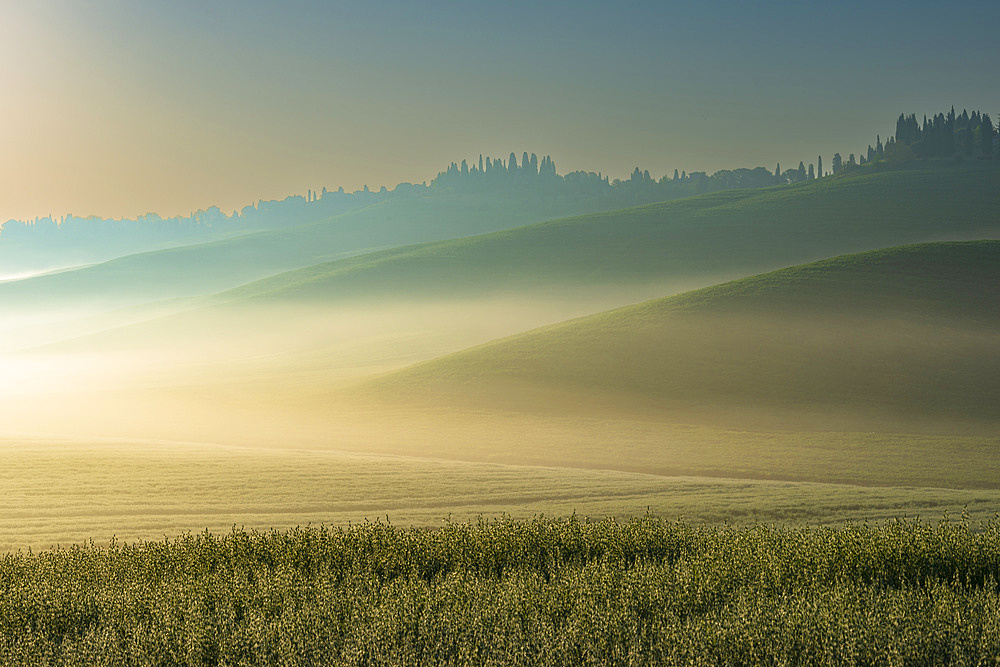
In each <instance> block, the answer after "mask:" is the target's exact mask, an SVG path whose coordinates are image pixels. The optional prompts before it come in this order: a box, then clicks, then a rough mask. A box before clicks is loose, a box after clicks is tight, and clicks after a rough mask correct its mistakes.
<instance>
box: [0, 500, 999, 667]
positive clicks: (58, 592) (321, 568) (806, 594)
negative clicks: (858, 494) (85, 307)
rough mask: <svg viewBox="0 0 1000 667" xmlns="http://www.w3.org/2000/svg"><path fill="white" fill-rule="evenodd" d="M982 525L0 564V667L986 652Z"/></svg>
mask: <svg viewBox="0 0 1000 667" xmlns="http://www.w3.org/2000/svg"><path fill="white" fill-rule="evenodd" d="M998 571H1000V525H998V523H997V521H996V520H994V521H992V522H990V523H987V524H985V525H983V526H972V525H970V524H969V523H967V522H965V521H963V522H943V523H940V524H937V525H934V524H928V523H920V522H916V523H914V522H889V523H884V524H864V525H849V526H845V527H842V528H839V529H810V528H786V527H773V526H772V527H768V526H761V525H757V526H753V527H749V528H739V529H734V528H731V527H719V528H704V527H695V526H692V525H691V524H688V523H684V522H666V521H662V520H657V519H655V518H652V517H646V518H644V519H635V520H632V521H629V522H627V523H623V524H620V523H615V522H611V521H604V522H598V523H591V522H587V521H583V520H580V519H579V518H577V517H572V518H570V519H567V520H562V521H546V520H540V519H536V520H533V521H527V522H511V521H500V522H486V521H480V522H479V523H478V524H449V525H447V526H445V527H444V528H443V529H442V530H438V531H425V530H401V529H398V528H394V527H391V526H389V525H386V524H383V523H365V524H362V525H357V526H353V527H350V528H348V529H329V528H322V527H320V528H306V529H301V528H298V529H293V530H290V531H287V532H268V533H263V534H261V533H256V532H246V531H242V530H233V531H231V532H228V533H226V534H223V535H219V536H213V535H211V534H208V533H204V534H199V535H188V536H186V537H182V538H179V539H176V540H163V541H158V542H148V543H143V544H138V545H113V546H112V547H111V548H107V549H98V548H94V547H92V546H83V547H74V548H71V549H68V550H59V551H53V552H44V553H39V554H15V555H8V556H5V557H3V558H0V591H2V595H0V654H2V655H3V656H4V657H5V659H6V660H7V661H8V662H9V663H11V664H51V663H59V664H92V665H93V664H189V665H196V664H268V665H272V664H273V665H284V664H343V665H355V664H356V665H363V664H396V665H418V664H421V665H423V664H456V665H465V664H470V665H471V664H474V665H500V664H503V665H517V664H595V665H596V664H600V665H608V664H888V665H895V664H900V665H902V664H989V663H992V662H994V661H995V659H996V656H997V655H998V652H1000V589H998V584H997V579H996V573H997V572H998Z"/></svg>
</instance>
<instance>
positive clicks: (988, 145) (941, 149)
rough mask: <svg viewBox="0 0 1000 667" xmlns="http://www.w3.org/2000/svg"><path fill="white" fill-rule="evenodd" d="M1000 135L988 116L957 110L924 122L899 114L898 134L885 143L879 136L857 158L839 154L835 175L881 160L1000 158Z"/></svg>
mask: <svg viewBox="0 0 1000 667" xmlns="http://www.w3.org/2000/svg"><path fill="white" fill-rule="evenodd" d="M998 142H1000V134H998V132H997V128H996V127H995V126H994V125H993V121H992V120H991V119H990V117H989V114H986V113H982V112H979V111H973V112H972V113H971V114H970V113H969V112H968V111H967V110H964V109H963V110H962V113H961V114H956V113H955V107H952V108H951V111H949V112H948V113H939V114H935V115H934V116H932V117H930V118H928V117H927V116H924V121H923V123H920V121H918V120H917V115H916V114H912V113H911V114H909V115H907V114H899V118H898V119H897V120H896V133H895V135H891V136H889V138H888V139H887V140H886V142H885V144H883V143H882V138H881V136H876V138H875V145H874V146H872V145H871V144H869V145H868V150H867V151H866V152H862V153H860V154H859V156H858V158H857V159H856V158H855V156H854V153H851V154H850V155H849V156H848V158H847V160H844V159H843V158H842V157H841V155H840V153H837V154H835V155H834V156H833V173H835V174H837V173H840V172H841V171H844V170H850V169H852V168H854V167H858V166H861V165H864V164H869V163H872V162H879V161H881V160H894V161H905V160H911V159H918V158H951V157H956V156H958V157H963V158H969V159H980V160H990V159H1000V146H998Z"/></svg>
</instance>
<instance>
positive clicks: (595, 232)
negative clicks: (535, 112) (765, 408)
mask: <svg viewBox="0 0 1000 667" xmlns="http://www.w3.org/2000/svg"><path fill="white" fill-rule="evenodd" d="M998 199H1000V168H998V167H997V165H996V164H993V163H987V162H984V163H966V164H961V165H952V164H948V165H943V164H936V163H919V164H915V165H908V166H906V167H899V168H896V169H895V170H892V169H889V168H884V169H882V170H859V171H857V172H855V173H854V174H850V175H846V176H845V177H842V178H840V177H834V178H827V179H821V180H818V181H812V182H809V183H806V184H802V185H800V186H792V187H782V188H772V189H767V190H737V191H728V192H721V193H715V194H709V195H704V196H700V197H694V198H690V199H684V200H677V201H671V202H665V203H660V204H651V205H646V206H640V207H635V208H629V209H622V210H617V211H609V212H606V213H595V214H591V215H585V216H581V217H575V218H565V219H560V220H553V221H549V222H544V223H539V224H535V225H531V226H527V227H521V228H517V229H511V230H505V231H500V232H495V233H491V234H485V235H482V236H475V237H469V238H463V239H458V240H452V241H443V242H438V243H429V244H424V245H419V246H411V247H404V248H395V249H390V250H385V251H382V252H376V253H371V254H367V255H362V256H357V257H353V258H350V259H346V260H342V261H335V262H329V263H324V264H319V265H316V266H311V267H307V268H303V269H300V270H297V271H291V272H288V273H285V274H282V275H280V276H275V277H273V278H268V279H264V280H261V281H258V282H255V283H251V284H249V285H245V286H243V287H240V288H237V289H235V290H233V291H231V292H228V293H225V294H223V295H221V297H220V298H221V299H223V300H228V301H242V300H246V299H251V300H254V301H271V302H275V301H307V302H323V303H330V302H332V301H346V300H354V301H369V300H372V299H379V300H412V299H417V300H419V299H424V298H434V299H440V298H449V297H468V296H481V295H484V294H491V293H494V294H495V293H508V294H539V293H541V294H550V295H551V294H559V293H560V292H565V291H567V290H568V291H579V290H584V291H595V290H602V289H609V288H621V287H622V286H625V287H626V288H627V290H628V292H629V294H630V295H631V299H628V298H626V299H624V300H623V301H622V303H627V302H628V301H629V300H631V301H636V300H639V299H643V298H649V297H650V296H654V295H657V294H661V295H662V294H665V293H671V292H676V291H680V290H682V289H690V288H692V287H702V286H706V285H710V284H713V283H715V282H720V281H722V280H729V279H733V278H738V277H743V276H747V275H751V274H755V273H761V272H764V271H768V270H772V269H777V268H780V267H783V266H789V265H792V264H798V263H802V262H808V261H814V260H818V259H822V258H825V257H830V256H834V255H839V254H845V253H851V252H859V251H863V250H871V249H875V248H881V247H888V246H894V245H902V244H909V243H920V242H926V241H936V240H968V239H980V238H1000V217H998V216H997V214H996V202H997V201H998Z"/></svg>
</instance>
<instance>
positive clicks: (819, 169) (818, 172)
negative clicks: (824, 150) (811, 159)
mask: <svg viewBox="0 0 1000 667" xmlns="http://www.w3.org/2000/svg"><path fill="white" fill-rule="evenodd" d="M816 178H823V156H822V155H820V156H819V157H818V158H816Z"/></svg>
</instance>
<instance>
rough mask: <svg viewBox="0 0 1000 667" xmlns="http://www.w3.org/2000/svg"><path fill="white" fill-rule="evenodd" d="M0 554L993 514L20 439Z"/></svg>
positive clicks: (940, 500)
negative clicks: (612, 525)
mask: <svg viewBox="0 0 1000 667" xmlns="http://www.w3.org/2000/svg"><path fill="white" fill-rule="evenodd" d="M0 471H2V472H0V489H2V492H0V503H2V505H3V507H4V508H5V510H4V513H3V516H2V517H0V551H16V550H24V549H28V548H32V549H35V550H38V549H47V548H51V547H53V546H55V545H62V546H64V547H68V546H69V545H72V544H79V543H83V542H86V541H87V540H93V541H94V542H95V543H96V544H98V545H107V544H108V543H109V542H110V540H111V539H112V537H116V538H117V540H118V541H119V542H121V543H132V542H135V541H136V540H157V539H162V538H163V537H164V536H173V535H179V534H182V533H185V532H193V533H197V532H200V531H203V530H205V529H210V530H211V531H212V532H214V533H217V534H218V533H224V532H227V531H228V530H230V529H231V528H232V527H233V526H234V525H236V526H241V527H245V528H247V529H256V530H261V531H265V530H268V529H271V528H281V529H286V528H291V527H294V526H299V525H307V524H311V525H319V524H327V525H347V524H349V523H353V524H358V523H363V522H365V521H366V520H376V519H382V520H384V519H386V518H388V519H389V520H391V521H392V523H393V524H394V525H400V526H417V527H441V526H442V525H444V522H445V520H446V519H447V518H449V517H450V518H451V519H452V520H455V521H474V520H475V519H476V518H477V517H480V516H483V517H507V518H513V519H530V518H531V517H533V516H539V515H546V516H569V515H571V514H573V513H576V514H578V515H579V516H589V517H593V518H604V517H629V516H638V515H643V514H645V513H647V512H649V513H651V514H652V515H655V516H660V517H665V518H668V519H677V518H680V517H682V516H683V517H685V518H686V519H687V520H689V521H692V522H697V523H708V524H720V523H730V524H737V525H745V524H748V523H753V522H775V521H777V522H785V523H793V524H806V523H808V524H812V525H819V524H825V525H830V524H839V523H842V522H843V521H846V520H856V521H864V520H870V521H875V520H881V519H887V518H891V517H895V516H904V515H905V516H909V517H914V516H922V517H924V518H928V519H933V520H936V519H938V518H940V517H941V516H943V515H944V514H945V513H950V514H952V515H953V516H957V515H960V514H961V513H962V512H963V510H964V511H967V512H968V513H969V514H970V516H972V517H973V518H974V519H976V520H986V519H988V518H989V517H991V516H992V515H993V514H994V513H995V512H997V511H1000V490H998V489H946V488H936V487H924V488H920V487H919V486H895V487H887V486H883V487H878V486H876V487H872V486H868V487H865V486H856V485H850V484H829V483H810V482H793V481H775V480H760V479H758V480H753V479H742V480H741V479H731V478H719V477H697V476H664V475H653V474H643V473H630V472H623V471H614V470H599V469H598V470H595V469H590V470H588V469H580V468H565V467H562V468H560V467H555V466H543V465H534V466H528V465H505V464H500V463H483V462H480V463H474V462H460V461H446V460H434V459H417V458H406V457H398V456H376V455H360V454H348V453H344V452H330V451H305V450H290V451H280V450H274V449H252V448H237V447H218V446H208V445H193V444H189V445H185V444H183V443H125V442H118V443H109V442H105V443H95V442H89V443H88V442H65V441H64V442H44V441H29V442H21V443H12V442H8V443H4V445H3V447H2V448H0Z"/></svg>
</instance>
